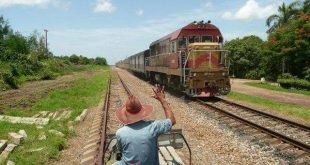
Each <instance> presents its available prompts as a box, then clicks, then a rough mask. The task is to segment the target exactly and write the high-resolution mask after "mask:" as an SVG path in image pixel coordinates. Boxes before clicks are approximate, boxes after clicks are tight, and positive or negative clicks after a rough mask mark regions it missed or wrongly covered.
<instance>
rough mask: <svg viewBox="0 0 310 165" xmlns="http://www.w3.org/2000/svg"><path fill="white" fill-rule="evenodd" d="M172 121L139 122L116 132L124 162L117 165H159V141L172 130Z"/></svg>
mask: <svg viewBox="0 0 310 165" xmlns="http://www.w3.org/2000/svg"><path fill="white" fill-rule="evenodd" d="M171 127H172V122H171V120H170V119H164V120H155V121H143V120H141V121H139V122H136V123H133V124H129V125H125V126H123V127H122V128H120V129H118V130H117V132H116V138H117V144H118V147H119V149H120V151H121V152H122V160H121V161H119V162H117V163H116V165H127V164H134V165H159V159H158V148H157V139H158V136H159V135H160V134H163V133H166V132H168V131H170V130H171Z"/></svg>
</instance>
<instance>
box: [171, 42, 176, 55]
mask: <svg viewBox="0 0 310 165" xmlns="http://www.w3.org/2000/svg"><path fill="white" fill-rule="evenodd" d="M176 47H177V43H176V42H175V41H173V42H171V43H170V52H171V53H175V52H176Z"/></svg>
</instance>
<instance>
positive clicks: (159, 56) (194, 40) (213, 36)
mask: <svg viewBox="0 0 310 165" xmlns="http://www.w3.org/2000/svg"><path fill="white" fill-rule="evenodd" d="M227 53H228V52H227V51H226V50H223V36H222V34H221V32H220V30H219V29H218V28H217V27H216V26H215V25H213V24H211V22H210V21H208V22H206V23H205V22H204V21H200V22H196V21H194V22H192V23H190V24H188V25H186V26H184V27H182V28H181V29H179V30H177V31H174V32H172V33H170V34H168V35H167V36H165V37H163V38H161V39H159V40H156V41H154V42H153V43H151V44H150V46H149V49H148V50H145V51H142V52H140V53H138V54H135V55H132V56H130V57H128V58H126V59H125V60H122V61H119V62H118V63H116V66H118V67H121V68H124V69H127V70H130V71H133V72H136V73H140V74H143V75H144V76H145V77H146V78H147V79H150V80H152V81H156V82H158V83H161V84H165V85H168V86H172V87H177V88H179V89H182V90H184V92H185V93H186V94H187V95H189V96H191V97H210V96H217V95H226V94H228V93H229V92H230V88H231V87H230V81H229V73H228V70H229V69H228V61H227Z"/></svg>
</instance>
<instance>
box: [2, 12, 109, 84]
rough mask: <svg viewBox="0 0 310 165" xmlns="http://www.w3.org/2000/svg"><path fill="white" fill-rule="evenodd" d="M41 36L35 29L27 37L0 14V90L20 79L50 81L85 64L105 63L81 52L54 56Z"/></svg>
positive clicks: (101, 59) (100, 58) (17, 82)
mask: <svg viewBox="0 0 310 165" xmlns="http://www.w3.org/2000/svg"><path fill="white" fill-rule="evenodd" d="M44 42H45V38H44V37H42V36H40V34H39V33H38V32H36V31H35V32H33V34H31V35H30V36H28V37H25V36H23V35H21V34H20V33H18V32H14V31H13V29H11V28H10V25H9V23H8V21H6V20H5V19H4V18H3V17H2V16H0V89H1V90H2V89H8V88H14V89H16V88H18V86H19V85H20V84H21V83H23V82H24V81H32V80H51V79H55V78H56V77H57V76H59V75H63V74H68V73H71V72H72V71H78V70H83V69H85V68H88V66H86V65H103V66H104V65H107V61H106V59H105V58H102V57H97V58H95V59H92V58H87V57H83V56H81V55H79V56H78V55H75V54H73V55H71V56H61V57H57V56H54V55H53V53H52V52H50V51H49V50H48V49H47V48H46V47H45V43H44Z"/></svg>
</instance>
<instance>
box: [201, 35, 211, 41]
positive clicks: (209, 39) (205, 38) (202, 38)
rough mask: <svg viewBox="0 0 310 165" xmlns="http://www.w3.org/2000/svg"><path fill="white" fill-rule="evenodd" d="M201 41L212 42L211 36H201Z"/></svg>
mask: <svg viewBox="0 0 310 165" xmlns="http://www.w3.org/2000/svg"><path fill="white" fill-rule="evenodd" d="M201 40H202V42H212V36H202V37H201Z"/></svg>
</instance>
